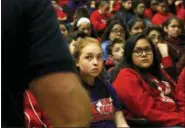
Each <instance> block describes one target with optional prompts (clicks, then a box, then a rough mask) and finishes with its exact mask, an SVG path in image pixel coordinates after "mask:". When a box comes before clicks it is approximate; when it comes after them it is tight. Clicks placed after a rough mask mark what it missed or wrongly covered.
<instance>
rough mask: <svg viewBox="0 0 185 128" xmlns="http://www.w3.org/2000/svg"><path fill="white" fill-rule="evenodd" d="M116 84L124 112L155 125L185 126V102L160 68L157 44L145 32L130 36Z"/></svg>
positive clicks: (128, 115)
mask: <svg viewBox="0 0 185 128" xmlns="http://www.w3.org/2000/svg"><path fill="white" fill-rule="evenodd" d="M123 57H124V59H123V61H122V63H120V65H119V67H118V70H117V72H116V73H117V74H116V78H115V80H114V82H113V86H114V88H115V90H116V92H117V94H118V96H119V98H120V100H121V101H122V103H124V105H125V108H127V109H124V110H123V113H124V115H125V116H126V118H127V119H128V118H129V117H137V118H145V119H146V120H147V121H148V122H149V123H150V124H151V125H154V126H168V127H170V126H185V116H184V113H185V102H184V101H183V100H182V98H181V97H180V98H179V97H177V95H176V91H175V88H176V83H175V82H174V81H173V80H172V79H171V77H170V76H169V75H168V74H167V73H166V72H164V71H163V70H161V69H160V63H159V62H158V59H157V55H156V52H155V46H154V45H153V43H152V42H150V40H148V39H147V38H146V37H145V35H143V34H139V35H136V36H133V37H132V38H129V39H128V40H127V42H126V44H125V49H124V56H123Z"/></svg>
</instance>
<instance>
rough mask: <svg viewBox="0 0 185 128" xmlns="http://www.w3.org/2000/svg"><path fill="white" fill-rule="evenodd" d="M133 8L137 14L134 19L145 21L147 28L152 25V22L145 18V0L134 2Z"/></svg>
mask: <svg viewBox="0 0 185 128" xmlns="http://www.w3.org/2000/svg"><path fill="white" fill-rule="evenodd" d="M132 7H133V10H134V12H135V16H133V17H138V18H141V19H142V20H144V22H145V24H146V26H147V27H148V26H151V25H152V23H151V22H150V20H149V19H147V18H146V17H145V3H144V1H143V0H138V1H135V0H133V1H132Z"/></svg>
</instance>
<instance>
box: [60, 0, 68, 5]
mask: <svg viewBox="0 0 185 128" xmlns="http://www.w3.org/2000/svg"><path fill="white" fill-rule="evenodd" d="M68 2H69V0H58V4H59V5H60V6H61V7H63V6H64V5H67V4H68Z"/></svg>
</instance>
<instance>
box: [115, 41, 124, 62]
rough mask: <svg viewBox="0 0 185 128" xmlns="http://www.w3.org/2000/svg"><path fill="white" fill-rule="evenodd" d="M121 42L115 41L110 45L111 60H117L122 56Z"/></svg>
mask: <svg viewBox="0 0 185 128" xmlns="http://www.w3.org/2000/svg"><path fill="white" fill-rule="evenodd" d="M123 52H124V50H123V43H115V44H114V45H113V47H112V58H113V60H116V61H119V60H120V59H121V58H122V57H123Z"/></svg>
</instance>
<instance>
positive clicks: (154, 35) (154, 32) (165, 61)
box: [145, 26, 177, 81]
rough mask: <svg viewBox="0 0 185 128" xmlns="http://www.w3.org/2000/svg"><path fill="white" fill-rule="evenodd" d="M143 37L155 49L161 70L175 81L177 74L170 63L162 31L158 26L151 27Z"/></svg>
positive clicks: (170, 59)
mask: <svg viewBox="0 0 185 128" xmlns="http://www.w3.org/2000/svg"><path fill="white" fill-rule="evenodd" d="M145 35H146V36H147V37H148V38H149V39H150V40H151V41H152V43H153V44H154V45H155V47H156V50H157V53H158V58H159V62H160V63H161V68H163V69H164V70H165V71H166V72H167V73H168V74H169V75H170V76H171V77H172V78H173V80H174V81H176V80H177V74H176V71H175V68H174V65H173V62H172V58H171V56H170V55H169V48H168V45H167V44H166V43H165V40H164V31H163V29H162V28H161V27H159V26H151V27H148V28H147V29H146V31H145Z"/></svg>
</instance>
